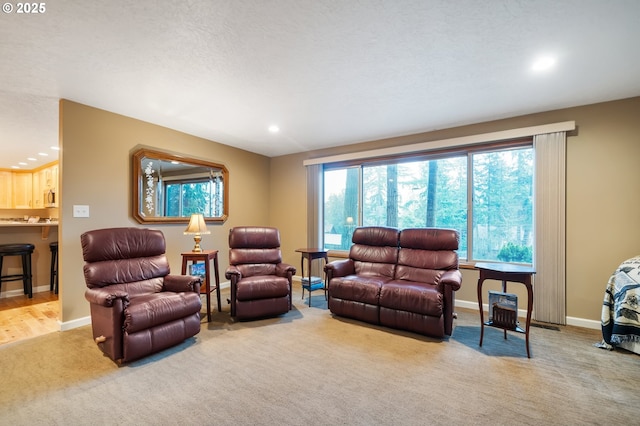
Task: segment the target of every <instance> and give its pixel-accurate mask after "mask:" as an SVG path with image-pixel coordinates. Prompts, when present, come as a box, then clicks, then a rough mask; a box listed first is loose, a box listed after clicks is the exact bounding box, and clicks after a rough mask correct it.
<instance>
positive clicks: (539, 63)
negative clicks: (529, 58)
mask: <svg viewBox="0 0 640 426" xmlns="http://www.w3.org/2000/svg"><path fill="white" fill-rule="evenodd" d="M555 64H556V60H555V58H553V57H551V56H543V57H540V58H538V59H536V60H535V61H534V62H533V66H532V67H531V69H532V70H534V71H547V70H549V69H551V68H553V66H554V65H555Z"/></svg>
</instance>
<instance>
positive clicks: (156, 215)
mask: <svg viewBox="0 0 640 426" xmlns="http://www.w3.org/2000/svg"><path fill="white" fill-rule="evenodd" d="M133 169H134V170H133V172H134V173H133V177H134V184H133V208H134V212H133V216H134V217H135V218H136V220H138V222H140V223H148V222H165V223H181V222H185V223H186V222H188V221H189V217H190V216H191V214H193V213H201V214H203V215H204V216H205V219H206V220H207V221H214V222H215V221H218V222H223V221H225V220H226V219H227V216H228V187H229V172H228V171H227V168H226V167H225V166H223V165H221V164H217V163H212V162H208V161H204V160H199V159H194V158H188V157H186V156H182V155H176V154H169V153H165V152H161V151H153V150H149V149H140V150H138V151H136V152H135V153H134V154H133Z"/></svg>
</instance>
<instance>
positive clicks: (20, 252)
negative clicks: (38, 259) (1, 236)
mask: <svg viewBox="0 0 640 426" xmlns="http://www.w3.org/2000/svg"><path fill="white" fill-rule="evenodd" d="M34 248H35V246H34V245H33V244H0V286H2V283H3V282H7V281H17V280H22V285H23V287H24V294H28V295H29V298H32V297H33V289H32V285H31V255H32V254H33V250H34ZM5 256H21V257H22V274H9V275H1V274H2V263H3V261H4V257H5ZM0 290H1V289H0Z"/></svg>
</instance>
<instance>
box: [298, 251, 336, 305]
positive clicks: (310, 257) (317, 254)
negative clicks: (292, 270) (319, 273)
mask: <svg viewBox="0 0 640 426" xmlns="http://www.w3.org/2000/svg"><path fill="white" fill-rule="evenodd" d="M296 251H297V252H298V253H301V254H302V257H301V258H300V269H302V273H301V274H300V275H301V276H302V278H303V281H302V283H301V284H302V298H303V299H304V291H305V289H306V290H307V291H309V307H311V292H312V291H314V290H320V289H323V290H324V298H325V299H326V298H327V286H326V284H325V282H324V279H323V278H320V279H321V282H320V283H319V284H316V285H314V283H313V282H312V281H311V278H312V277H311V263H312V262H313V261H314V260H316V259H324V264H325V265H326V264H327V262H328V261H329V255H328V254H327V250H324V249H321V248H299V249H297V250H296ZM305 259H307V266H308V269H309V275H308V280H309V281H307V284H305V283H304V260H305Z"/></svg>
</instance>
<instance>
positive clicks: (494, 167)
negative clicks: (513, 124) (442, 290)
mask: <svg viewBox="0 0 640 426" xmlns="http://www.w3.org/2000/svg"><path fill="white" fill-rule="evenodd" d="M533 167H534V166H533V148H532V146H531V141H528V143H527V144H526V145H525V146H523V144H522V143H521V142H520V143H519V144H515V143H514V144H512V145H511V146H506V148H505V147H504V146H503V147H500V148H499V149H496V147H491V148H488V147H485V148H484V149H482V148H480V149H478V148H475V149H473V150H469V151H456V152H449V153H439V154H433V155H429V156H420V157H419V158H416V157H415V156H414V157H402V158H393V159H388V160H383V161H376V162H366V161H363V162H360V163H359V164H349V165H333V166H332V165H325V166H324V174H323V177H324V215H323V216H324V247H325V248H326V249H328V250H348V249H349V247H350V246H351V236H352V234H353V230H354V229H355V228H356V227H357V226H392V227H397V228H401V229H402V228H419V227H438V228H453V229H456V230H457V231H458V232H460V239H461V241H460V249H459V251H458V253H459V255H460V258H461V259H467V260H473V261H478V260H487V261H503V262H518V263H531V262H532V252H533V203H532V199H533ZM469 200H471V202H469Z"/></svg>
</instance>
